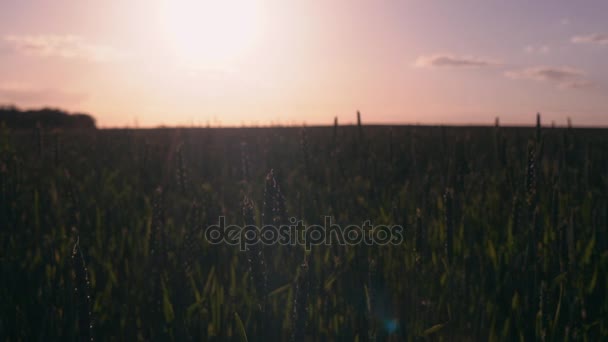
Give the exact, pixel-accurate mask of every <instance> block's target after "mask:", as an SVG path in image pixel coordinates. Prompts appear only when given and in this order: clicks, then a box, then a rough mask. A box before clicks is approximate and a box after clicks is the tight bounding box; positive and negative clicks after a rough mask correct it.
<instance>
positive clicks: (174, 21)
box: [159, 0, 261, 69]
mask: <svg viewBox="0 0 608 342" xmlns="http://www.w3.org/2000/svg"><path fill="white" fill-rule="evenodd" d="M159 17H160V23H161V28H162V32H163V34H164V36H165V37H164V38H165V39H166V41H167V43H168V45H169V47H170V48H171V50H172V53H173V54H174V56H175V58H176V59H177V60H178V61H179V62H180V63H181V64H185V65H188V66H192V67H196V68H202V69H213V68H229V67H230V65H231V63H233V62H234V61H235V60H237V59H238V58H240V57H242V55H243V54H244V53H245V52H246V51H247V50H248V49H250V48H251V47H252V46H253V45H254V43H255V41H256V39H257V38H258V35H259V34H260V27H261V26H260V25H261V22H260V8H259V6H258V3H256V1H254V0H248V1H247V0H245V1H243V0H221V1H213V0H162V2H161V5H160V6H159Z"/></svg>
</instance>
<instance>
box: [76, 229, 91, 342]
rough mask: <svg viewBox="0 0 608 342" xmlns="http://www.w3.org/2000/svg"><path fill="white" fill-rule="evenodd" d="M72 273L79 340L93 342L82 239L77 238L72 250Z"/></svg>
mask: <svg viewBox="0 0 608 342" xmlns="http://www.w3.org/2000/svg"><path fill="white" fill-rule="evenodd" d="M72 271H73V278H74V294H75V296H76V305H77V307H76V314H77V315H78V340H79V341H93V340H94V338H93V314H92V313H91V310H92V306H91V293H90V291H91V290H90V286H91V284H90V282H89V274H88V270H87V265H86V262H85V261H84V255H83V253H82V250H81V248H80V237H77V238H76V243H75V244H74V248H72Z"/></svg>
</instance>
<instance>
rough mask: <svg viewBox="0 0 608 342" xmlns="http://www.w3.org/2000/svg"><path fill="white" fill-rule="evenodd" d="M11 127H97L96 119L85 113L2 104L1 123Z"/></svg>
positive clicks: (0, 107) (0, 111)
mask: <svg viewBox="0 0 608 342" xmlns="http://www.w3.org/2000/svg"><path fill="white" fill-rule="evenodd" d="M1 123H4V124H5V125H6V126H7V127H9V128H17V129H20V128H33V127H45V128H70V129H72V128H78V129H95V128H96V125H95V119H94V118H93V117H92V116H90V115H88V114H83V113H74V114H70V113H68V112H66V111H63V110H60V109H55V108H42V109H35V110H21V109H19V108H17V107H15V106H0V124H1Z"/></svg>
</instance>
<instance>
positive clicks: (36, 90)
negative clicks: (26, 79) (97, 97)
mask: <svg viewBox="0 0 608 342" xmlns="http://www.w3.org/2000/svg"><path fill="white" fill-rule="evenodd" d="M86 98H87V95H86V94H84V93H77V92H71V91H66V90H62V89H55V88H53V89H51V88H41V87H35V86H32V85H31V84H28V83H14V82H3V83H0V103H3V104H17V105H26V106H44V105H60V106H62V105H74V104H79V103H81V102H83V101H84V100H86Z"/></svg>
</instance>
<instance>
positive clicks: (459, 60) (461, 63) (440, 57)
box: [414, 54, 501, 68]
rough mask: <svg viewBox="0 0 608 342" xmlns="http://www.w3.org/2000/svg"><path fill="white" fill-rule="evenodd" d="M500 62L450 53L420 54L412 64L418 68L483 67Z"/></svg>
mask: <svg viewBox="0 0 608 342" xmlns="http://www.w3.org/2000/svg"><path fill="white" fill-rule="evenodd" d="M500 64H501V63H500V62H498V61H495V60H492V59H487V58H479V57H473V56H454V55H451V54H435V55H430V56H420V57H418V59H416V61H415V62H414V66H416V67H418V68H442V67H448V68H483V67H492V66H497V65H500Z"/></svg>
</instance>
